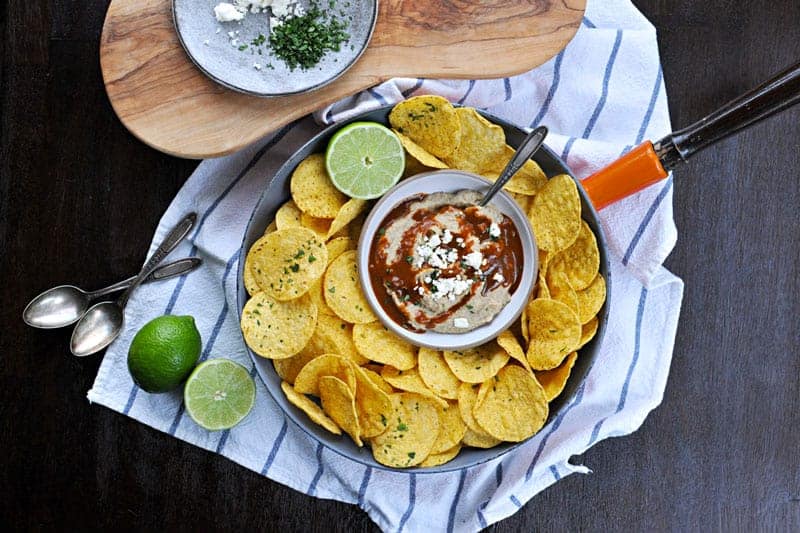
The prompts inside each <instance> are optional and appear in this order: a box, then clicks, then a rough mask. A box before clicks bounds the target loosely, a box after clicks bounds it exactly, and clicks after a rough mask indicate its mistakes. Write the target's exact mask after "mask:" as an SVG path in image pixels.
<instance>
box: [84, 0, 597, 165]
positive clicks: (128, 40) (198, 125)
mask: <svg viewBox="0 0 800 533" xmlns="http://www.w3.org/2000/svg"><path fill="white" fill-rule="evenodd" d="M585 3H586V2H585V0H560V1H552V0H529V1H524V2H507V1H503V0H482V1H474V0H473V1H457V2H453V1H444V0H439V1H430V0H402V1H401V0H381V1H380V2H379V3H378V5H379V14H378V21H377V24H376V26H375V31H374V33H373V36H372V41H371V42H370V45H369V47H368V48H367V51H366V52H365V53H364V55H363V56H362V57H361V59H359V60H358V62H357V63H356V64H355V65H354V66H353V67H352V68H351V69H350V70H349V71H347V72H346V73H345V74H344V75H343V76H342V77H341V78H339V79H338V80H336V81H335V82H333V83H331V84H330V85H328V86H326V87H323V88H321V89H319V90H316V91H312V92H310V93H306V94H299V95H292V96H283V97H278V98H269V99H264V98H258V97H254V96H248V95H245V94H240V93H236V92H234V91H231V90H228V89H225V88H223V87H222V86H220V85H217V84H216V83H214V82H213V81H211V80H210V79H208V78H206V77H205V76H204V75H203V74H202V73H201V72H200V71H199V70H198V69H197V68H196V67H195V66H194V64H193V63H192V62H191V61H190V60H189V58H188V56H187V55H186V53H185V52H184V50H183V48H182V47H181V45H180V42H179V41H178V37H177V34H176V33H175V28H174V26H173V22H172V10H171V5H172V3H171V2H170V0H137V1H136V2H131V1H129V0H113V1H112V2H111V5H110V6H109V8H108V13H107V14H106V21H105V27H104V28H103V33H102V38H101V41H100V64H101V67H102V71H103V78H104V81H105V84H106V90H107V91H108V97H109V99H110V100H111V105H112V106H113V107H114V111H116V113H117V115H118V116H119V118H120V120H121V121H122V123H123V124H125V126H126V127H127V128H128V129H129V130H130V131H131V133H133V134H134V135H136V136H137V137H138V138H139V139H140V140H142V141H143V142H145V143H147V144H149V145H150V146H152V147H154V148H156V149H158V150H161V151H163V152H166V153H169V154H173V155H177V156H181V157H189V158H201V157H214V156H219V155H224V154H228V153H231V152H233V151H236V150H238V149H240V148H242V147H244V146H246V145H247V144H250V143H251V142H253V141H255V140H258V139H259V138H261V137H263V136H264V135H265V134H266V133H268V132H270V131H274V130H276V129H278V128H279V127H281V126H283V125H285V124H288V123H289V122H291V121H292V120H294V119H295V118H298V117H301V116H303V115H306V114H308V113H310V112H312V111H315V110H317V109H319V108H321V107H324V106H326V105H328V104H330V103H333V102H335V101H337V100H339V99H340V98H343V97H345V96H348V95H350V94H353V93H355V92H357V91H359V90H361V89H365V88H367V87H371V86H373V85H375V84H377V83H379V82H381V81H384V80H386V79H389V78H393V77H426V78H442V77H447V78H499V77H503V76H510V75H512V74H518V73H520V72H523V71H526V70H529V69H531V68H533V67H535V66H536V65H540V64H542V63H544V62H545V61H547V60H548V59H550V58H551V57H553V56H554V55H555V54H557V53H558V52H559V50H561V49H562V48H563V47H564V46H565V45H566V44H567V42H569V40H570V39H571V38H572V36H573V35H574V34H575V31H577V29H578V26H579V25H580V21H581V17H582V16H583V10H584V6H585ZM208 16H211V15H210V14H209V15H208ZM265 75H266V74H265Z"/></svg>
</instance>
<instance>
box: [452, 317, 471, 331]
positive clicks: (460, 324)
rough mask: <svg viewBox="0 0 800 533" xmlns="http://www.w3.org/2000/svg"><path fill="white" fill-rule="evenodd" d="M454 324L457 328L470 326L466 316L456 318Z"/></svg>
mask: <svg viewBox="0 0 800 533" xmlns="http://www.w3.org/2000/svg"><path fill="white" fill-rule="evenodd" d="M453 325H454V326H455V327H457V328H462V329H464V328H468V327H469V320H467V319H466V318H454V319H453Z"/></svg>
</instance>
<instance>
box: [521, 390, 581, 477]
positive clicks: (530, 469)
mask: <svg viewBox="0 0 800 533" xmlns="http://www.w3.org/2000/svg"><path fill="white" fill-rule="evenodd" d="M585 388H586V382H583V383H581V386H580V388H579V389H578V393H577V394H576V395H575V399H574V400H573V401H572V403H571V404H569V406H568V407H567V408H566V409H564V410H563V411H562V412H561V414H560V415H558V418H556V419H555V420H554V421H553V425H552V426H550V431H548V432H547V434H546V435H545V436H544V437H543V438H542V440H541V441H540V442H539V448H538V449H537V450H536V454H534V456H533V460H532V461H531V464H530V466H528V471H527V472H525V481H526V482H527V481H530V479H531V476H532V475H533V468H534V467H535V466H536V463H537V462H538V461H539V456H540V455H542V451H543V450H544V447H545V445H546V444H547V440H548V439H549V438H550V436H551V435H552V434H553V433H555V431H556V430H557V429H558V428H559V426H561V422H562V421H563V420H564V417H565V416H567V413H569V412H570V411H571V410H572V409H573V408H574V407H575V406H577V405H580V403H581V401H583V391H584V390H585Z"/></svg>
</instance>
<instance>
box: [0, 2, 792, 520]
mask: <svg viewBox="0 0 800 533" xmlns="http://www.w3.org/2000/svg"><path fill="white" fill-rule="evenodd" d="M636 3H637V5H639V6H640V8H641V9H642V11H644V13H645V14H646V15H647V16H648V17H649V18H650V19H651V20H652V21H653V22H654V24H655V25H656V27H657V28H658V30H659V41H660V43H661V47H662V54H663V62H664V77H665V80H666V84H667V88H668V92H669V100H670V105H671V111H672V118H673V124H675V125H676V126H679V125H684V124H688V123H689V122H690V121H692V120H693V119H696V118H698V117H700V116H701V115H703V114H704V113H705V112H707V111H710V110H711V109H712V108H714V107H715V106H716V105H718V104H721V103H722V102H724V101H726V100H728V99H729V98H731V97H734V96H736V95H737V94H739V93H740V92H742V91H744V90H747V89H749V88H751V87H753V86H755V85H756V84H758V83H759V82H760V81H761V80H763V79H765V78H767V77H769V76H770V75H772V74H773V73H775V72H777V71H778V70H780V69H783V68H784V67H786V66H788V65H789V64H791V63H794V62H796V61H797V60H798V59H800V2H797V0H758V1H753V2H733V1H730V0H703V1H700V0H694V1H691V0H639V1H637V2H636ZM105 7H106V1H105V0H82V1H77V0H53V1H50V2H46V1H44V0H30V1H22V0H10V1H8V2H3V3H2V4H0V31H1V32H2V34H1V35H2V38H0V55H2V71H0V87H2V100H0V106H2V107H1V108H0V113H2V115H0V123H1V124H2V132H1V134H0V135H2V137H1V138H2V147H1V148H0V149H1V150H2V151H1V152H0V243H1V244H0V317H2V321H1V322H0V323H2V324H3V327H2V329H0V414H2V416H0V424H2V426H0V456H2V458H0V480H2V481H1V482H0V525H10V526H12V527H13V528H15V529H101V528H102V529H111V528H125V529H130V528H142V529H161V528H169V529H186V530H198V529H199V530H206V529H211V528H213V529H244V528H246V529H248V530H251V529H256V528H258V529H268V530H270V529H277V528H278V527H280V528H281V529H284V530H287V531H306V530H318V531H328V530H330V529H335V530H341V531H351V530H357V531H360V530H373V529H374V525H373V524H372V523H371V522H370V521H369V519H368V518H367V517H366V515H365V514H364V513H362V512H361V511H360V510H358V509H357V508H356V507H353V506H349V505H345V504H341V503H336V502H330V501H322V500H316V499H312V498H309V497H306V496H304V495H301V494H299V493H296V492H294V491H292V490H290V489H288V488H285V487H283V486H281V485H278V484H276V483H273V482H272V481H270V480H268V479H265V478H262V477H261V476H259V475H257V474H254V473H252V472H250V471H248V470H246V469H244V468H242V467H239V466H238V465H235V464H234V463H232V462H230V461H228V460H226V459H223V458H221V457H218V456H215V455H213V454H211V453H208V452H205V451H202V450H199V449H197V448H194V447H192V446H190V445H187V444H185V443H183V442H181V441H178V440H177V439H173V438H170V437H168V436H166V435H164V434H162V433H159V432H158V431H155V430H153V429H150V428H148V427H145V426H144V425H142V424H139V423H137V422H134V421H133V420H130V419H128V418H126V417H124V416H121V415H119V414H116V413H113V412H111V411H109V410H107V409H105V408H102V407H92V406H90V405H89V404H88V403H87V401H86V397H85V393H86V391H87V390H88V389H89V388H90V387H91V385H92V382H93V380H94V376H95V373H96V371H97V368H98V365H99V364H100V359H99V358H98V357H94V358H87V359H76V358H74V357H72V356H70V355H69V354H68V351H67V342H68V332H66V331H54V332H41V331H34V330H32V329H29V328H27V327H25V326H24V325H23V323H22V321H21V320H20V313H21V311H22V308H23V306H24V304H25V303H26V301H27V300H28V299H29V298H30V297H32V296H33V295H35V294H36V293H38V292H39V291H41V290H43V289H45V288H47V287H50V286H52V285H56V284H59V283H63V282H74V283H77V284H79V285H81V286H84V287H96V286H100V285H102V284H103V283H105V282H112V281H116V280H117V279H121V278H122V277H124V276H127V275H129V274H130V273H131V272H133V271H135V270H136V269H137V267H138V266H139V265H140V264H141V262H142V253H143V250H146V249H147V245H148V243H149V241H150V238H151V235H152V232H153V229H154V227H155V224H156V222H157V221H158V219H159V217H160V216H161V214H162V212H163V211H164V209H166V207H167V205H168V204H169V202H170V200H171V199H172V197H173V195H174V194H175V193H176V192H177V191H178V189H179V188H180V186H181V184H182V183H183V181H184V180H185V179H186V177H187V176H188V175H189V174H190V173H191V171H192V169H193V168H194V166H195V165H196V162H192V161H182V160H178V159H174V158H171V157H168V156H166V155H163V154H160V153H158V152H155V151H154V150H151V149H149V148H147V147H146V146H145V145H143V144H141V143H140V142H138V141H137V140H136V139H134V138H133V137H132V136H131V135H130V134H128V132H127V131H126V130H125V129H124V128H123V126H122V125H121V124H120V123H119V122H118V121H117V119H116V117H115V116H114V113H113V112H112V110H111V107H110V106H109V103H108V101H107V99H106V96H105V93H104V91H103V85H102V82H101V77H100V69H99V64H98V41H99V37H100V29H101V26H102V21H103V14H104V12H105ZM799 139H800V107H798V108H796V109H794V110H791V111H789V112H786V113H784V114H783V115H782V116H779V117H777V118H774V119H772V120H770V121H769V122H767V123H764V124H761V125H759V126H757V127H755V128H752V129H751V130H749V131H747V132H745V133H744V134H742V135H740V136H738V137H736V138H733V139H729V140H727V141H725V142H723V143H722V144H720V145H719V146H717V147H716V148H714V149H713V150H711V151H708V152H706V153H703V154H700V155H698V156H697V157H696V158H695V159H694V160H693V161H692V163H691V166H689V167H687V168H685V169H683V170H680V171H679V172H677V173H676V174H677V180H676V186H675V216H676V219H677V224H678V228H679V231H680V238H679V241H678V245H677V247H676V248H675V251H674V252H673V254H672V256H671V257H670V259H669V260H668V262H667V266H668V267H669V268H670V269H671V270H672V271H673V272H675V273H676V274H678V275H679V276H681V277H682V278H683V279H684V280H685V281H686V293H685V297H684V303H683V309H682V313H681V314H682V316H681V321H680V325H679V328H678V338H677V343H676V346H675V355H674V359H673V363H672V371H671V375H670V378H669V382H668V384H667V390H666V394H665V397H664V402H663V403H662V405H661V406H660V407H659V408H658V409H657V410H656V411H655V412H653V413H652V414H651V415H650V416H649V418H648V419H647V420H646V422H645V423H644V425H643V426H642V428H641V429H640V430H639V431H638V432H637V433H635V434H633V435H631V436H628V437H624V438H620V439H611V440H607V441H604V442H601V443H600V444H598V445H597V446H595V447H594V448H592V449H591V450H590V451H589V452H587V453H586V454H585V455H584V456H583V457H582V461H583V462H584V463H585V464H587V465H588V466H589V467H591V468H592V469H593V470H594V474H592V475H588V476H570V477H568V478H567V479H565V480H563V481H561V482H560V483H558V484H557V485H555V486H553V487H552V488H550V489H548V490H546V491H544V492H543V493H542V494H540V495H539V496H537V497H536V498H534V499H533V500H532V501H531V502H530V503H529V504H528V505H526V506H525V507H524V508H523V509H522V510H521V511H520V512H518V513H517V514H516V515H515V516H513V517H511V518H509V519H507V520H505V521H504V522H502V523H500V524H499V525H497V526H495V527H494V528H493V529H496V530H498V531H521V530H526V531H527V530H550V529H557V530H576V529H592V530H605V529H626V530H627V529H632V530H650V529H673V530H675V529H677V530H686V529H718V530H731V529H737V530H753V529H770V530H774V529H777V530H794V531H797V530H800V436H798V435H799V434H800V350H799V349H798V341H800V337H799V334H798V332H799V331H800V319H798V317H799V316H800V304H799V303H798V302H799V301H800V300H799V299H798V294H799V293H800V285H799V284H798V278H800V271H799V270H798V266H797V264H798V262H799V261H800V231H799V230H800V221H799V220H800V219H798V215H797V208H798V206H800V193H798V182H800V178H799V177H798V176H800V140H799Z"/></svg>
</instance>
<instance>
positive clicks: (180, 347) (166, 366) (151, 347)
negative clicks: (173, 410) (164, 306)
mask: <svg viewBox="0 0 800 533" xmlns="http://www.w3.org/2000/svg"><path fill="white" fill-rule="evenodd" d="M201 345H202V341H201V340H200V332H199V331H197V327H196V326H195V325H194V318H193V317H191V316H173V315H164V316H160V317H157V318H154V319H153V320H151V321H150V322H148V323H147V324H145V325H144V326H142V329H140V330H139V332H138V333H137V334H136V336H135V337H133V340H132V341H131V347H130V349H129V350H128V370H129V371H130V373H131V376H132V377H133V381H134V383H136V384H137V385H138V386H139V387H141V388H142V389H143V390H146V391H147V392H167V391H171V390H172V389H174V388H176V387H177V386H178V385H180V384H181V382H183V380H185V379H186V377H187V376H188V375H189V373H190V372H191V371H192V369H193V368H194V366H195V365H196V364H197V359H198V358H199V357H200V348H201Z"/></svg>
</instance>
